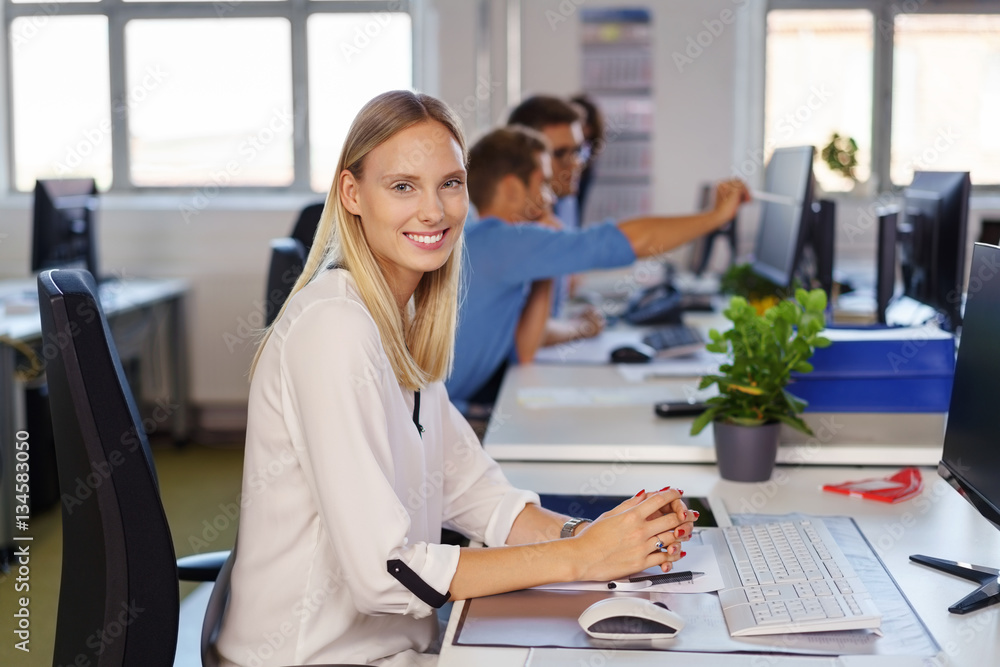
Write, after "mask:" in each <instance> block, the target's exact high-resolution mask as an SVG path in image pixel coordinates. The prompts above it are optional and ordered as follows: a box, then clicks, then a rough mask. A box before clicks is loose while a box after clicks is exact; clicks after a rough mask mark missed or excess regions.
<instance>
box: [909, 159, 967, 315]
mask: <svg viewBox="0 0 1000 667" xmlns="http://www.w3.org/2000/svg"><path fill="white" fill-rule="evenodd" d="M971 188H972V185H971V182H970V180H969V173H968V172H932V171H918V172H916V173H915V174H914V175H913V183H912V184H911V185H910V186H909V187H908V188H907V189H906V191H905V192H904V193H903V221H902V222H901V223H900V226H899V233H898V241H899V259H900V269H901V272H902V277H903V294H904V296H908V297H910V298H911V299H915V300H916V301H919V302H921V303H924V304H927V305H928V306H930V307H931V308H934V309H935V310H937V311H938V312H940V313H941V314H943V315H944V316H945V318H946V321H945V323H944V325H945V327H946V328H948V329H950V330H954V329H955V328H956V327H958V326H959V325H961V323H962V310H961V308H962V287H963V285H964V282H965V281H964V277H965V239H966V228H967V226H968V217H969V193H970V191H971Z"/></svg>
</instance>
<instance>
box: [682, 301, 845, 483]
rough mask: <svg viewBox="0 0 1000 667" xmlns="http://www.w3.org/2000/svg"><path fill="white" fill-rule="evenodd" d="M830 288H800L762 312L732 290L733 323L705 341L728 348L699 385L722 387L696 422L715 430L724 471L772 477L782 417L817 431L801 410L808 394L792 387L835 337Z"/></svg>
mask: <svg viewBox="0 0 1000 667" xmlns="http://www.w3.org/2000/svg"><path fill="white" fill-rule="evenodd" d="M825 310H826V293H825V292H823V290H821V289H814V290H812V291H810V292H807V291H806V290H804V289H798V290H796V292H795V298H794V299H785V300H783V301H780V302H778V303H777V304H776V305H775V306H773V307H771V308H770V309H768V310H767V311H766V312H764V313H763V314H759V313H758V312H757V311H756V310H755V309H754V307H753V306H751V305H750V304H749V303H748V302H747V300H746V299H744V298H742V297H738V296H735V297H733V298H732V300H731V301H730V302H729V307H728V308H726V310H725V311H724V312H723V314H724V315H725V317H726V318H727V319H729V320H730V321H732V323H733V326H732V328H731V329H729V330H727V331H725V332H723V333H719V332H718V331H717V330H715V329H712V330H711V331H710V332H709V337H710V338H711V342H710V343H709V344H708V346H707V348H708V350H709V351H710V352H717V353H721V354H725V355H726V356H727V363H724V364H722V365H721V366H719V372H718V374H716V375H706V376H704V377H703V378H702V379H701V384H700V386H699V388H700V389H706V388H708V387H710V386H712V385H713V384H714V385H718V387H719V395H718V396H715V397H712V398H710V399H708V401H706V402H707V403H708V406H709V407H708V409H707V410H705V412H703V413H702V414H701V415H700V416H699V417H698V418H697V419H695V421H694V424H693V425H692V426H691V434H692V435H697V434H698V433H700V432H701V431H702V429H704V428H705V427H706V426H707V425H708V424H709V423H712V424H713V428H714V431H715V449H716V458H717V460H718V462H719V473H720V474H721V475H722V477H723V478H724V479H730V480H735V481H745V482H756V481H764V480H767V479H769V478H770V476H771V470H772V469H773V468H774V461H775V457H776V455H777V452H778V434H779V430H780V428H781V425H782V424H788V425H789V426H791V427H792V428H795V429H798V430H799V431H802V432H804V433H808V434H809V435H812V430H811V429H810V428H809V426H808V425H807V424H806V423H805V422H804V421H802V419H801V418H800V417H799V414H800V413H801V412H802V411H803V410H804V409H805V407H806V402H805V401H803V400H802V399H800V398H797V397H796V396H795V395H793V394H792V393H791V392H790V391H788V389H787V385H788V383H789V382H790V381H791V379H792V372H793V371H794V372H797V373H809V372H811V371H812V368H813V367H812V364H810V363H809V358H810V357H812V355H813V352H814V350H815V349H816V348H817V347H827V346H829V345H830V340H829V339H827V338H824V337H822V336H821V335H820V332H821V331H823V328H824V326H825V319H824V311H825Z"/></svg>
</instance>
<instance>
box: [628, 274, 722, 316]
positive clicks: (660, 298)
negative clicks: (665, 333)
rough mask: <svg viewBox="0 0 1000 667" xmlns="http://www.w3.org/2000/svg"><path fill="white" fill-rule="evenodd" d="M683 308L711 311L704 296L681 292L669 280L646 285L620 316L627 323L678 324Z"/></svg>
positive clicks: (630, 300)
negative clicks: (649, 285) (650, 285)
mask: <svg viewBox="0 0 1000 667" xmlns="http://www.w3.org/2000/svg"><path fill="white" fill-rule="evenodd" d="M685 310H696V311H711V310H712V305H711V303H710V302H709V301H708V300H707V299H705V298H699V297H697V296H691V295H686V294H681V293H680V292H678V291H677V288H676V287H674V286H673V285H672V284H670V283H669V282H665V283H661V284H659V285H654V286H653V287H647V288H646V289H644V290H642V291H641V292H639V293H638V294H636V295H635V296H633V297H632V298H631V299H629V302H628V305H627V306H626V308H625V312H624V313H623V314H622V316H621V318H622V319H623V320H625V321H626V322H628V323H629V324H632V325H635V326H639V325H644V324H680V323H681V313H683V312H684V311H685Z"/></svg>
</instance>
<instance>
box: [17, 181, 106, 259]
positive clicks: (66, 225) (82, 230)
mask: <svg viewBox="0 0 1000 667" xmlns="http://www.w3.org/2000/svg"><path fill="white" fill-rule="evenodd" d="M96 210H97V186H96V185H95V183H94V180H93V179H91V178H73V179H57V180H43V181H36V182H35V207H34V229H33V234H32V241H31V270H32V272H35V273H37V272H39V271H44V270H46V269H58V268H83V269H87V270H88V271H90V273H91V275H93V276H94V277H95V278H96V277H97V276H99V275H100V274H99V273H98V272H97V242H96V241H97V234H96V231H95V229H94V224H95V213H96Z"/></svg>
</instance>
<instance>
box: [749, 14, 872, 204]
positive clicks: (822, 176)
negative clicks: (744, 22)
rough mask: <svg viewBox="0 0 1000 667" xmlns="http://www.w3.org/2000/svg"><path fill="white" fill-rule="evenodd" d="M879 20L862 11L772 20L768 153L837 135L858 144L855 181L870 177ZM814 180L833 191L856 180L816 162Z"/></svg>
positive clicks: (782, 16) (766, 113)
mask: <svg viewBox="0 0 1000 667" xmlns="http://www.w3.org/2000/svg"><path fill="white" fill-rule="evenodd" d="M873 34H874V20H873V17H872V14H871V12H869V11H867V10H864V9H858V10H806V11H803V10H775V11H771V12H769V13H768V15H767V69H766V75H765V77H766V78H765V92H764V100H765V102H764V123H765V125H764V153H765V156H768V155H770V153H771V151H772V150H774V149H775V148H777V147H778V146H805V145H810V144H811V145H813V146H815V147H816V151H817V155H818V154H819V153H820V151H822V149H823V147H824V146H826V145H827V144H828V143H830V139H831V137H832V135H833V133H835V132H836V133H837V134H839V135H841V136H848V137H851V138H853V139H854V140H855V142H856V143H857V145H858V151H857V155H856V157H857V161H858V165H857V167H855V169H854V176H855V177H856V178H857V179H858V180H859V181H862V182H863V181H867V180H868V177H869V175H870V173H871V136H872V73H873V67H874V65H873V60H872V58H873V55H872V54H873V42H872V39H873ZM814 171H815V173H816V181H817V182H818V183H819V185H820V187H822V188H823V189H824V190H826V191H827V192H836V191H845V190H850V189H851V188H852V187H853V185H854V182H853V181H852V180H851V179H850V178H849V177H847V176H845V175H843V174H840V173H838V172H835V171H834V170H832V169H831V168H830V167H828V166H827V165H826V163H825V161H824V160H823V159H822V158H818V159H817V162H816V167H815V170H814Z"/></svg>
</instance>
